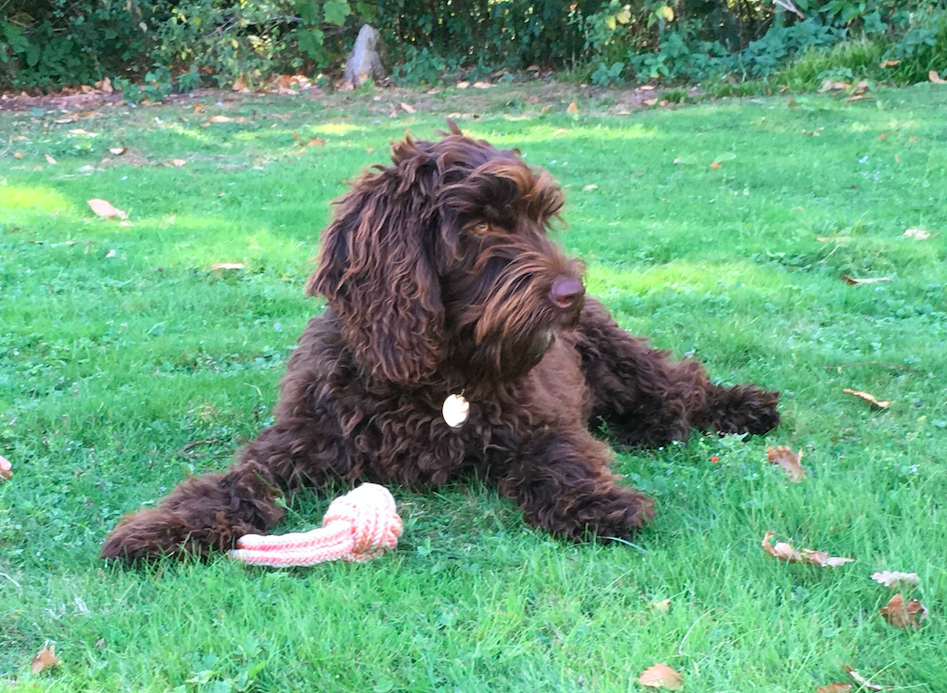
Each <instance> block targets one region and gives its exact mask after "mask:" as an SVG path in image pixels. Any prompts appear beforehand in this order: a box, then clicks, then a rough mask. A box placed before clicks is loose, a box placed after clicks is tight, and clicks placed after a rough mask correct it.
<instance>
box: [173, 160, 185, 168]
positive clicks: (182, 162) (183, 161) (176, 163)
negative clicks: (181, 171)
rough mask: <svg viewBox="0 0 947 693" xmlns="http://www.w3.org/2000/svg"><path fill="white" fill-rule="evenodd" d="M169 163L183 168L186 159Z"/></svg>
mask: <svg viewBox="0 0 947 693" xmlns="http://www.w3.org/2000/svg"><path fill="white" fill-rule="evenodd" d="M171 163H172V164H174V165H175V166H177V167H179V168H180V167H181V166H184V165H185V164H187V160H186V159H171Z"/></svg>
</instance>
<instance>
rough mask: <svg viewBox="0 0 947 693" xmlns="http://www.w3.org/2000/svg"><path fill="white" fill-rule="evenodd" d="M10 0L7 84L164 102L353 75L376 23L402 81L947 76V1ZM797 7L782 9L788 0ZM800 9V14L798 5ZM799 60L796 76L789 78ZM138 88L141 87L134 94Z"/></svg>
mask: <svg viewBox="0 0 947 693" xmlns="http://www.w3.org/2000/svg"><path fill="white" fill-rule="evenodd" d="M794 1H795V5H794V7H795V11H793V12H790V11H783V10H782V9H781V8H779V7H777V6H776V5H774V4H772V0H753V1H752V2H746V1H744V0H633V1H631V2H623V1H622V0H469V1H467V2H463V3H461V2H457V1H456V0H451V1H450V2H446V1H444V0H380V1H379V2H361V1H359V2H356V1H354V0H254V1H253V2H247V1H246V0H135V1H134V2H128V0H7V2H6V3H5V4H3V5H2V8H0V39H2V43H0V87H5V88H9V87H16V88H23V87H46V88H54V87H58V86H63V85H67V84H89V83H91V82H93V81H96V80H98V79H101V78H102V77H105V76H108V77H111V78H112V80H113V82H114V83H122V84H126V85H130V84H132V83H136V84H139V85H140V89H141V90H143V92H142V93H147V94H150V95H153V96H160V95H161V94H162V93H165V92H167V91H168V90H170V89H172V88H178V89H193V88H195V87H197V86H201V85H215V86H226V85H229V84H232V83H233V82H234V81H236V80H238V79H241V78H242V79H245V80H246V81H247V83H248V85H249V86H251V87H252V86H253V85H254V83H255V82H257V81H259V80H263V79H266V78H267V77H270V76H273V75H275V74H284V73H297V72H313V71H317V70H325V69H326V68H336V69H337V68H339V67H341V65H342V62H343V61H344V57H345V54H346V51H347V49H348V48H350V46H351V43H352V42H353V41H354V39H355V35H356V34H357V32H358V29H359V27H360V26H361V24H362V23H363V22H370V23H372V24H373V25H374V26H376V27H377V28H378V29H379V31H380V32H381V34H382V36H383V38H384V39H385V40H386V41H387V43H388V45H389V48H390V53H391V58H392V61H393V63H394V64H395V65H396V66H397V67H396V68H395V72H394V75H395V79H397V80H398V81H399V82H402V83H433V82H439V81H442V80H443V79H445V77H446V76H453V75H457V74H460V73H464V74H466V75H467V76H468V77H470V76H473V77H475V78H477V77H481V76H483V75H485V74H487V73H490V72H495V71H498V70H501V69H507V70H511V71H515V70H523V69H525V68H527V67H529V66H531V65H534V64H535V65H540V66H544V67H551V68H554V69H559V70H566V71H568V72H569V73H570V74H572V75H573V76H574V77H576V78H578V79H582V80H589V81H591V82H592V83H593V84H596V85H602V86H606V85H610V84H615V83H618V82H622V81H627V80H659V81H665V82H685V81H694V80H713V79H719V78H722V77H727V78H728V79H729V80H731V81H737V82H739V81H745V80H747V79H760V78H764V79H765V78H768V77H770V76H773V75H776V74H779V73H780V71H782V70H786V72H785V75H787V79H789V80H790V81H793V82H794V83H799V84H802V83H805V84H812V83H813V82H814V81H815V80H817V79H818V76H819V75H820V74H822V73H825V72H826V71H828V70H830V69H833V68H837V69H841V70H844V69H850V70H853V72H854V71H860V72H859V74H865V75H866V76H867V72H866V71H867V70H869V68H870V65H871V64H874V63H875V62H877V63H880V60H878V61H876V58H878V57H879V56H878V53H879V51H880V52H881V59H882V60H889V61H892V62H893V61H900V62H899V63H898V65H897V66H895V67H893V68H891V69H887V70H886V71H884V72H879V71H878V70H874V72H872V73H871V74H872V75H873V76H877V78H879V79H883V78H891V79H894V80H896V81H916V80H920V79H926V75H927V71H929V70H930V69H941V70H942V69H944V67H945V54H947V39H945V34H947V29H945V26H947V23H945V19H944V18H945V17H947V6H945V2H947V0H937V1H932V0H908V2H897V1H896V0H794ZM786 2H788V0H785V1H784V2H783V4H786ZM790 4H791V3H790ZM787 65H791V66H790V67H789V68H788V69H787V67H786V66H787ZM129 90H130V91H131V88H130V87H129Z"/></svg>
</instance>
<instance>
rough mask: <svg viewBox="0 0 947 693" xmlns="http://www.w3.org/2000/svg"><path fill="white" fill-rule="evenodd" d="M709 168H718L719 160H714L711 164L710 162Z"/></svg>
mask: <svg viewBox="0 0 947 693" xmlns="http://www.w3.org/2000/svg"><path fill="white" fill-rule="evenodd" d="M710 168H712V169H714V170H715V171H716V170H717V169H718V168H720V162H719V161H714V162H713V163H712V164H710Z"/></svg>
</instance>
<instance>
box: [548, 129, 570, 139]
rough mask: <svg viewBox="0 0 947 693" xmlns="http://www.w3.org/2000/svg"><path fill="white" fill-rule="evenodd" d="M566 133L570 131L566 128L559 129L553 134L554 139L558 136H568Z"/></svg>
mask: <svg viewBox="0 0 947 693" xmlns="http://www.w3.org/2000/svg"><path fill="white" fill-rule="evenodd" d="M566 132H568V130H566V129H565V128H559V129H558V130H556V131H555V132H554V133H552V134H553V137H555V136H556V135H564V134H566Z"/></svg>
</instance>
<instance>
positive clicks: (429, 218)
mask: <svg viewBox="0 0 947 693" xmlns="http://www.w3.org/2000/svg"><path fill="white" fill-rule="evenodd" d="M407 144H410V141H409V143H407ZM397 153H398V152H397V150H396V154H397ZM395 161H396V165H395V166H393V167H391V168H386V169H383V170H382V171H381V173H367V174H364V175H363V176H362V177H361V178H359V179H358V180H356V181H355V183H354V184H353V189H352V190H350V191H349V192H348V193H347V194H346V195H344V196H343V197H342V198H341V199H340V200H339V201H338V203H337V204H338V206H339V208H338V210H337V213H336V216H335V219H334V220H333V221H332V223H330V224H329V226H328V227H327V228H326V230H325V231H324V232H323V234H322V248H321V250H320V252H319V266H318V268H317V270H316V272H315V273H314V274H313V275H312V276H311V277H310V279H309V283H308V284H307V286H306V291H307V293H308V294H309V295H310V296H312V295H316V294H321V295H323V296H325V297H326V299H328V302H329V306H330V307H331V308H332V309H333V310H334V311H335V312H336V313H337V314H338V315H339V316H340V317H341V319H342V330H343V337H344V338H345V340H346V342H347V343H348V344H349V345H350V346H351V347H352V348H353V349H354V350H355V354H356V358H357V359H358V360H359V362H360V363H361V365H362V366H364V367H365V368H366V369H367V370H368V371H369V372H370V373H371V375H372V376H374V377H377V378H382V379H385V380H389V381H393V382H396V383H400V384H404V385H409V384H415V383H418V382H422V381H423V380H425V379H426V378H427V377H428V376H430V375H432V374H433V373H434V371H435V370H436V368H437V366H438V364H439V362H440V360H441V357H442V350H443V341H444V310H443V306H442V304H441V295H440V284H439V282H438V278H437V273H436V272H435V270H434V266H433V260H432V257H431V256H432V248H433V243H434V233H435V228H436V223H437V210H436V207H435V205H434V203H433V200H432V197H431V190H430V188H431V186H432V185H433V177H434V176H435V175H436V173H435V171H434V170H433V169H432V168H431V167H430V166H429V165H425V162H424V161H422V160H421V158H420V157H418V158H417V160H411V158H410V157H407V160H401V161H399V160H398V159H397V157H396V160H395Z"/></svg>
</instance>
